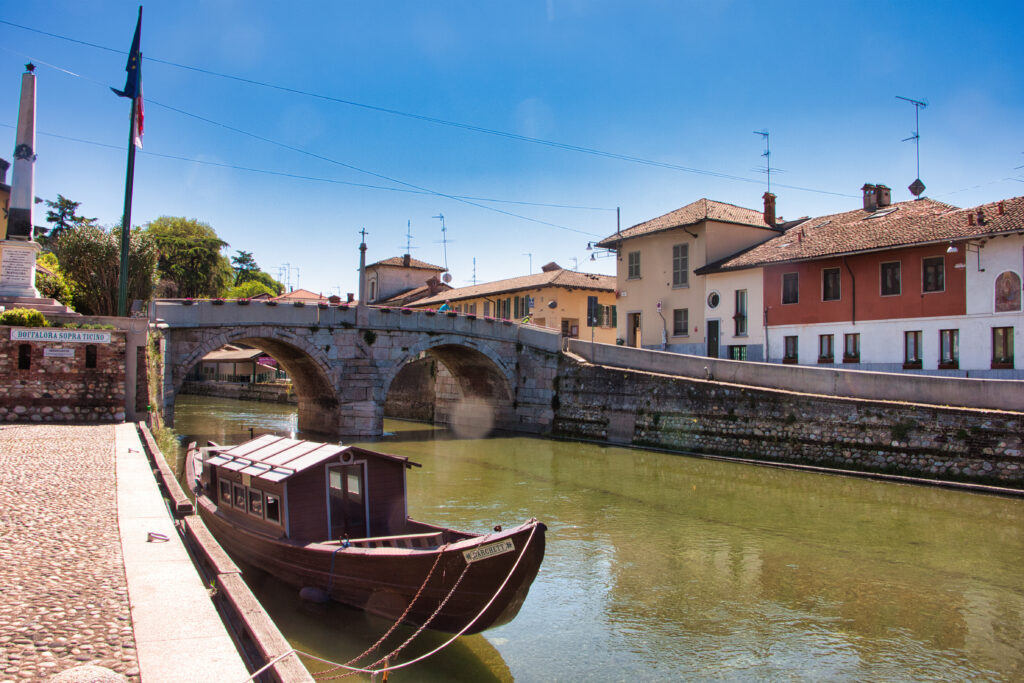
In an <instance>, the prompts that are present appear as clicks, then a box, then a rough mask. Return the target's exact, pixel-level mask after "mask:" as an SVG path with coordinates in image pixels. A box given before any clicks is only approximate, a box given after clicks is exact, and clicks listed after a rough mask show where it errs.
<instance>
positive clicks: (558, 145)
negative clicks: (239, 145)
mask: <svg viewBox="0 0 1024 683" xmlns="http://www.w3.org/2000/svg"><path fill="white" fill-rule="evenodd" d="M0 24H6V25H8V26H12V27H14V28H19V29H22V30H25V31H30V32H32V33H38V34H41V35H44V36H48V37H51V38H57V39H59V40H66V41H68V42H71V43H76V44H79V45H84V46H87V47H92V48H96V49H100V50H105V51H108V52H114V53H117V54H122V55H126V54H127V53H126V52H124V51H122V50H117V49H115V48H111V47H107V46H104V45H98V44H96V43H90V42H87V41H84V40H78V39H76V38H70V37H68V36H63V35H60V34H57V33H51V32H49V31H42V30H40V29H36V28H32V27H30V26H24V25H22V24H16V23H14V22H12V21H6V20H3V19H0ZM143 59H144V60H145V61H150V62H154V63H156V64H163V65H166V66H171V67H175V68H178V69H185V70H187V71H193V72H196V73H201V74H204V75H207V76H213V77H215V78H223V79H226V80H231V81H235V82H238V83H244V84H246V85H252V86H257V87H261V88H269V89H272V90H278V91H281V92H286V93H289V94H293V95H302V96H304V97H311V98H315V99H319V100H323V101H326V102H333V103H336V104H343V105H346V106H350V107H358V108H360V109H366V110H369V111H375V112H378V113H382V114H389V115H392V116H401V117H404V118H409V119H414V120H417V121H423V122H425V123H432V124H435V125H439V126H448V127H452V128H458V129H461V130H467V131H471V132H474V133H481V134H485V135H492V136H496V137H502V138H507V139H510V140H516V141H519V142H527V143H531V144H535V145H543V146H546V147H553V148H555V149H561V150H565V151H569V152H577V153H581V154H589V155H592V156H598V157H603V158H607V159H615V160H618V161H626V162H630V163H634V164H642V165H645V166H653V167H656V168H664V169H669V170H674V171H682V172H684V173H693V174H696V175H703V176H709V177H712V178H720V179H723V180H733V181H737V182H744V183H753V184H761V182H762V181H761V180H760V179H759V178H746V177H744V176H737V175H732V174H729V173H721V172H718V171H710V170H707V169H700V168H695V167H692V166H682V165H680V164H673V163H670V162H666V161H656V160H653V159H645V158H643V157H638V156H633V155H630V154H620V153H617V152H608V151H604V150H599V149H595V148H592V147H584V146H582V145H573V144H569V143H564V142H557V141H555V140H545V139H543V138H535V137H531V136H528V135H521V134H519V133H511V132H509V131H503V130H497V129H494V128H486V127H484V126H477V125H474V124H470V123H462V122H459V121H450V120H447V119H441V118H437V117H433V116H426V115H423V114H416V113H412V112H405V111H401V110H398V109H391V108H388V107H381V106H378V105H373V104H367V103H365V102H357V101H355V100H347V99H343V98H340V97H334V96H331V95H325V94H323V93H317V92H313V91H309V90H302V89H300V88H293V87H290V86H285V85H279V84H275V83H267V82H265V81H259V80H256V79H252V78H245V77H243V76H235V75H232V74H225V73H221V72H219V71H213V70H211V69H204V68H202V67H198V66H192V65H189V64H181V63H178V62H172V61H169V60H165V59H159V58H156V57H145V56H144V57H143ZM776 187H782V188H786V189H789V190H798V191H801V192H813V193H816V194H826V195H831V196H834V197H852V198H856V197H857V196H858V195H852V194H847V193H845V192H832V191H830V190H822V189H817V188H810V187H802V186H799V185H786V184H782V183H776Z"/></svg>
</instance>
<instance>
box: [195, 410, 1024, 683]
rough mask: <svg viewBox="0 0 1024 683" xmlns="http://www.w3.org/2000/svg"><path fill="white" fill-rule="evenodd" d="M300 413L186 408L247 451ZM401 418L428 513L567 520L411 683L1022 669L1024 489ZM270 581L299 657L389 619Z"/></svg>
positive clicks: (467, 519)
mask: <svg viewBox="0 0 1024 683" xmlns="http://www.w3.org/2000/svg"><path fill="white" fill-rule="evenodd" d="M242 411H245V412H246V413H247V416H246V417H243V418H240V417H239V415H240V413H241V412H242ZM222 413H223V415H222ZM289 415H290V416H294V408H293V407H289V406H276V405H269V404H258V403H244V402H237V401H222V400H220V399H206V398H199V397H190V396H182V397H179V399H178V408H177V412H176V415H175V417H176V425H177V429H178V431H179V432H182V433H186V434H194V435H197V436H200V437H201V438H214V439H215V440H222V441H226V442H235V441H239V440H241V439H244V438H248V427H249V426H254V427H256V433H257V434H259V433H261V432H264V431H287V430H289V429H293V428H294V419H293V417H292V418H289V417H288V416H289ZM186 416H188V417H186ZM289 419H291V421H290V422H289ZM279 424H285V427H284V428H283V429H282V428H279V427H277V426H275V425H279ZM386 428H387V429H388V430H390V432H391V434H390V435H389V436H387V437H385V439H384V440H383V441H384V442H385V443H384V444H379V445H378V446H377V448H379V449H380V450H385V451H388V452H393V453H398V454H401V455H406V456H409V457H410V458H411V459H413V460H415V461H417V462H420V463H422V464H423V468H422V469H416V470H413V471H412V472H411V473H410V475H409V508H410V513H411V514H412V515H413V516H415V517H416V518H418V519H423V520H426V521H430V522H433V523H438V524H443V525H445V526H454V527H458V528H464V529H470V530H477V531H484V530H486V529H488V528H490V527H491V526H493V525H494V524H496V523H501V524H506V525H507V524H513V523H517V522H521V521H523V520H525V519H527V518H529V517H531V516H536V517H538V518H539V519H541V520H542V521H544V522H545V523H547V524H548V527H549V531H548V545H547V555H546V557H545V561H544V565H543V566H542V567H541V571H540V574H539V575H538V576H537V580H536V581H535V582H534V585H533V588H532V589H531V591H530V595H529V597H528V598H527V600H526V603H525V604H524V606H523V609H522V611H521V612H520V614H519V616H518V617H517V618H516V619H515V620H514V621H513V622H512V623H510V624H507V625H505V626H502V627H500V628H497V629H494V630H491V631H487V632H486V633H485V634H484V635H483V636H475V637H473V638H464V639H460V642H459V645H460V649H459V650H458V651H455V652H454V653H452V654H449V655H447V656H448V657H454V659H448V660H444V663H443V664H437V662H438V661H439V660H436V659H435V660H433V663H431V664H427V665H424V666H423V667H422V668H421V667H420V665H417V667H415V669H414V670H413V671H411V672H408V673H407V674H406V675H404V676H402V677H401V678H400V680H424V679H429V678H431V677H437V678H447V679H451V678H452V677H454V676H456V675H459V676H462V677H464V678H465V679H466V680H469V679H473V680H486V674H485V673H483V672H484V671H489V672H490V674H489V675H491V676H492V677H494V678H496V679H507V678H509V677H510V676H514V677H515V678H517V679H520V680H584V679H600V680H609V679H611V680H637V679H639V680H667V679H680V678H682V679H704V678H717V679H727V680H737V679H739V680H749V679H757V680H787V681H788V680H822V679H829V680H850V681H854V680H907V681H910V680H920V679H930V680H966V679H987V680H1019V679H1022V678H1024V655H1022V651H1024V586H1022V581H1021V569H1020V568H1021V567H1022V566H1024V501H1022V500H1018V499H1007V498H997V497H992V496H983V495H977V494H967V493H960V492H956V491H947V490H941V489H931V488H922V487H914V486H907V485H899V484H889V483H880V482H872V481H866V480H859V479H850V478H844V477H831V476H825V475H817V474H810V473H803V472H792V471H787V470H780V469H770V468H761V467H754V466H750V465H742V464H732V463H722V462H715V461H708V460H698V459H692V458H686V457H679V456H673V455H668V454H662V453H655V452H651V451H644V450H633V449H622V448H614V447H605V446H598V445H593V444H579V443H570V442H560V441H551V440H544V439H536V438H529V437H521V436H515V437H497V438H492V439H487V440H470V439H457V438H453V437H452V435H451V434H450V433H449V432H446V431H443V430H435V429H433V428H432V427H430V426H427V425H420V424H411V423H403V422H393V421H388V422H387V424H386ZM218 431H219V432H222V433H223V436H221V437H220V438H219V439H218V438H217V437H215V436H210V435H211V434H214V433H217V432H218ZM232 434H233V435H232ZM246 577H247V579H249V580H250V581H253V577H252V576H250V572H247V573H246ZM256 583H257V585H258V586H259V588H257V587H256V586H254V590H257V593H258V594H259V596H260V599H261V600H264V601H265V602H266V604H267V605H268V608H269V609H270V610H271V613H272V614H273V616H274V618H275V619H276V620H278V622H279V623H280V624H281V626H282V630H284V631H285V633H286V635H287V636H288V637H289V639H290V640H292V642H293V643H295V644H296V646H297V647H299V648H300V649H304V650H305V649H307V648H313V649H314V650H315V651H317V652H319V653H321V654H322V655H323V656H325V657H327V658H330V659H336V660H340V659H342V658H348V657H351V656H353V655H355V654H358V653H359V652H361V651H362V649H363V648H364V647H365V646H366V645H367V644H369V643H372V642H373V641H374V640H375V639H376V637H378V636H379V634H381V633H383V632H384V631H385V630H386V629H387V627H388V624H386V623H384V622H380V621H379V620H375V619H373V618H372V617H367V616H365V615H362V614H361V613H358V612H352V611H351V610H345V609H344V608H341V607H337V606H333V605H332V606H331V607H330V608H329V615H328V616H329V617H330V618H325V617H324V616H322V615H309V614H308V613H306V612H303V611H302V610H303V608H302V606H301V605H299V604H298V602H297V600H296V599H295V596H294V591H292V590H291V589H288V588H281V587H280V586H279V585H277V584H275V583H273V582H272V580H270V579H269V578H261V579H259V580H258V581H256ZM264 584H266V586H264ZM335 617H337V619H335ZM335 622H338V623H335ZM406 633H408V632H406ZM431 637H434V636H431ZM485 639H486V640H485ZM430 642H434V641H430ZM436 642H437V643H439V642H442V641H441V640H438V641H436ZM332 647H333V648H334V649H333V650H332V649H331V648H332ZM427 649H430V648H429V647H428V646H427V644H426V643H424V645H423V646H422V650H418V651H417V652H421V651H425V650H427ZM409 656H413V655H412V651H411V650H410V652H409ZM431 667H433V668H431Z"/></svg>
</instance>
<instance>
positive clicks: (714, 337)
mask: <svg viewBox="0 0 1024 683" xmlns="http://www.w3.org/2000/svg"><path fill="white" fill-rule="evenodd" d="M719 324H720V321H718V320H708V321H707V326H708V358H718V343H719V330H718V327H719Z"/></svg>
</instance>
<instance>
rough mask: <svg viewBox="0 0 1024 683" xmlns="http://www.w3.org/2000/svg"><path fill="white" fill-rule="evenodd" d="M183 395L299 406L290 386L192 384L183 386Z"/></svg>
mask: <svg viewBox="0 0 1024 683" xmlns="http://www.w3.org/2000/svg"><path fill="white" fill-rule="evenodd" d="M178 393H181V394H194V395H196V396H218V397H220V398H236V399H239V400H241V401H263V402H264V403H291V404H292V405H296V404H298V402H299V400H298V398H296V396H295V393H294V392H293V391H292V387H291V385H290V384H250V383H249V382H192V381H187V382H185V383H184V384H182V385H181V391H180V392H178Z"/></svg>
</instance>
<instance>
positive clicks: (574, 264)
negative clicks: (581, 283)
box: [571, 256, 580, 270]
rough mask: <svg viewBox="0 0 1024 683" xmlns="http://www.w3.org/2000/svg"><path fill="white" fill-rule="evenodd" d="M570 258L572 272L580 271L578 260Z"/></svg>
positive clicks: (573, 257)
mask: <svg viewBox="0 0 1024 683" xmlns="http://www.w3.org/2000/svg"><path fill="white" fill-rule="evenodd" d="M571 258H572V269H573V270H579V269H580V260H579V259H578V258H576V257H575V256H572V257H571Z"/></svg>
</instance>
